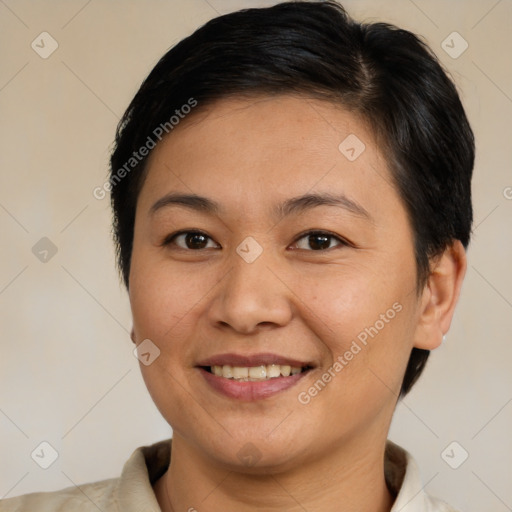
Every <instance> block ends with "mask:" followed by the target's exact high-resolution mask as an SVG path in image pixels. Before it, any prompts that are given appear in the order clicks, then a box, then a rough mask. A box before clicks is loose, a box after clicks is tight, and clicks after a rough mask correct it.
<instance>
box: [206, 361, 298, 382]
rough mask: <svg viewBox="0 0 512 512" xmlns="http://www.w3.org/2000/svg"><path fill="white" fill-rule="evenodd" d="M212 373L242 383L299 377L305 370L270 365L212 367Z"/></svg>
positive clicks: (295, 367) (296, 367)
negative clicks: (292, 376) (291, 376)
mask: <svg viewBox="0 0 512 512" xmlns="http://www.w3.org/2000/svg"><path fill="white" fill-rule="evenodd" d="M210 370H211V372H212V373H213V374H214V375H216V376H217V377H224V378H225V379H234V380H240V381H246V382H247V381H260V380H269V379H275V378H276V377H281V376H283V377H289V376H290V375H297V374H298V373H301V372H302V371H303V368H300V367H298V366H289V365H285V364H283V365H280V364H268V365H266V366H265V365H261V366H251V367H242V366H230V365H228V364H226V365H224V366H211V367H210Z"/></svg>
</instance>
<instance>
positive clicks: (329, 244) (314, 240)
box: [293, 231, 350, 251]
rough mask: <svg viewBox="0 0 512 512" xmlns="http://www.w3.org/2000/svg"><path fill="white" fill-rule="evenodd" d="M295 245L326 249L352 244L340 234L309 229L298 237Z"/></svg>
mask: <svg viewBox="0 0 512 512" xmlns="http://www.w3.org/2000/svg"><path fill="white" fill-rule="evenodd" d="M294 245H295V247H293V248H294V249H295V248H296V249H305V250H312V251H325V250H327V249H332V248H333V247H337V246H340V245H343V246H349V245H350V244H349V243H348V242H347V241H345V240H343V239H342V238H340V237H339V236H336V235H333V234H331V233H328V232H326V231H309V232H308V233H305V234H304V235H303V236H301V237H300V238H299V239H297V241H296V242H295V244H294Z"/></svg>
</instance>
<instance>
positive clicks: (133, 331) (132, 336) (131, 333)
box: [130, 327, 137, 344]
mask: <svg viewBox="0 0 512 512" xmlns="http://www.w3.org/2000/svg"><path fill="white" fill-rule="evenodd" d="M130 338H131V340H132V342H133V343H135V344H137V342H136V341H135V330H134V329H133V327H132V331H131V332H130Z"/></svg>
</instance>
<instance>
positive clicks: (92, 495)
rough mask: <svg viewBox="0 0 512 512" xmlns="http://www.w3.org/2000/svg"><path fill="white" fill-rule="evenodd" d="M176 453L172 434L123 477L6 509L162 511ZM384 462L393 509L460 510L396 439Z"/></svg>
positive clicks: (0, 506)
mask: <svg viewBox="0 0 512 512" xmlns="http://www.w3.org/2000/svg"><path fill="white" fill-rule="evenodd" d="M170 458H171V441H170V440H169V439H167V440H165V441H160V442H158V443H155V444H153V445H151V446H141V447H139V448H137V449H136V450H135V451H134V452H133V454H132V455H131V457H130V458H129V459H128V460H127V461H126V463H125V464H124V467H123V471H122V473H121V476H120V477H119V478H111V479H109V480H101V481H99V482H93V483H88V484H83V485H80V487H67V488H66V489H62V490H59V491H53V492H36V493H31V494H25V495H23V496H17V497H14V498H7V499H4V500H0V512H50V511H51V512H56V511H62V512H64V511H65V512H98V510H100V511H101V512H160V507H159V505H158V502H157V500H156V497H155V493H154V492H153V488H152V484H153V483H154V482H156V480H158V478H160V476H162V475H163V474H164V473H165V472H166V470H167V467H168V466H169V461H170ZM384 467H385V476H386V482H387V485H388V487H389V489H390V490H391V491H392V492H393V493H394V494H396V495H397V496H396V499H395V502H394V504H393V507H392V509H391V512H456V510H455V509H454V508H452V507H450V506H449V505H447V504H446V503H444V502H442V501H440V500H438V499H436V498H433V497H431V496H429V495H428V494H426V493H425V492H424V490H423V484H422V482H421V479H420V476H419V472H418V467H417V465H416V463H415V461H414V459H413V458H412V456H411V455H410V454H409V453H408V452H406V451H405V450H404V449H403V448H400V447H399V446H398V445H396V444H394V443H392V442H391V441H388V442H387V445H386V457H385V466H384ZM192 510H194V509H192Z"/></svg>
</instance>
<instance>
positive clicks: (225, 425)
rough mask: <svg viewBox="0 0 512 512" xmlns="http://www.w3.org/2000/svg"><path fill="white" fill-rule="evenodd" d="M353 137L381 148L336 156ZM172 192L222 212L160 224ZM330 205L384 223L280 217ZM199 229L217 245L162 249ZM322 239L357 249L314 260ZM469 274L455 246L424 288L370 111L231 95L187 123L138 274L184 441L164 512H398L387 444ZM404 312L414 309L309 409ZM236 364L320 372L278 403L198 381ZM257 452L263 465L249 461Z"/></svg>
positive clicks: (150, 381)
mask: <svg viewBox="0 0 512 512" xmlns="http://www.w3.org/2000/svg"><path fill="white" fill-rule="evenodd" d="M198 109H199V107H198ZM349 134H356V135H357V137H358V138H359V139H360V140H361V141H363V142H364V144H365V146H366V147H365V150H364V151H363V152H362V153H361V155H360V156H359V157H358V158H357V159H355V160H354V161H349V160H348V159H347V158H346V157H345V155H344V154H342V152H340V150H339V149H338V146H339V144H340V142H342V141H343V140H344V139H345V138H346V137H347V136H348V135H349ZM169 192H180V193H185V194H191V193H193V194H197V195H199V196H203V197H206V198H209V199H211V200H213V201H216V202H217V203H219V206H220V210H219V211H218V212H217V213H207V212H201V211H195V210H194V209H191V208H189V207H186V206H180V205H172V206H168V207H165V208H161V209H159V210H158V211H157V212H156V213H155V214H153V215H151V214H150V208H151V206H152V205H153V204H154V203H155V202H156V201H158V200H159V199H160V198H162V197H163V196H165V195H166V194H167V193H169ZM325 192H329V193H331V194H344V195H345V196H346V197H348V198H350V199H351V200H352V201H354V202H356V203H357V204H358V205H360V206H361V207H363V208H364V209H365V210H366V211H367V213H368V214H369V217H368V218H367V217H365V216H361V215H358V214H356V213H354V212H353V211H349V210H347V209H346V208H343V207H340V206H333V205H328V206H326V205H322V206H316V207H312V208H309V209H306V210H304V211H301V212H292V213H290V214H289V215H287V216H286V217H283V218H279V217H277V216H276V215H275V213H274V211H275V207H276V205H278V204H280V203H282V202H283V201H285V200H288V199H290V198H292V197H296V196H301V195H303V194H311V193H319V194H320V193H325ZM187 229H189V230H192V229H194V230H200V231H202V232H204V233H205V234H206V235H207V236H208V237H210V238H206V239H205V240H206V241H207V246H206V248H204V249H190V248H187V247H189V246H187V245H186V244H185V240H184V237H181V238H179V239H174V241H172V240H171V243H170V244H168V245H162V242H163V241H164V240H165V239H166V238H167V240H169V235H171V234H173V233H175V232H176V231H179V230H187ZM313 229H314V230H323V231H329V232H331V233H333V234H334V235H335V236H337V237H339V238H340V239H342V240H343V239H344V240H347V241H348V242H349V243H348V244H343V243H340V242H339V241H338V240H337V239H336V238H331V239H327V243H328V247H329V248H326V249H317V250H314V247H318V246H315V245H314V242H315V241H317V240H316V239H313V246H312V245H311V244H310V241H311V240H310V239H308V237H307V236H305V237H304V236H303V235H304V232H305V231H307V230H313ZM248 236H251V237H253V238H254V239H255V240H256V241H257V242H258V244H259V245H260V246H261V247H262V249H263V252H262V253H261V255H260V256H259V257H258V258H257V259H256V260H255V261H253V262H252V263H247V262H246V261H245V260H244V259H242V258H241V257H240V256H239V254H238V253H237V252H236V248H237V246H238V245H239V244H240V243H241V242H242V241H243V240H244V239H245V238H246V237H248ZM301 237H302V238H301ZM195 247H197V246H195ZM465 269H466V259H465V252H464V249H463V247H462V245H461V244H460V242H454V244H453V245H452V246H450V247H448V248H447V249H446V251H445V253H444V254H442V255H440V257H439V258H437V259H436V260H435V261H434V262H432V273H431V275H430V278H429V280H428V283H427V285H426V286H425V288H424V289H423V290H420V291H418V290H417V289H416V265H415V258H414V249H413V233H412V231H411V227H410V224H409V221H408V217H407V213H406V210H405V207H404V205H403V203H402V201H401V200H400V198H399V196H398V193H397V191H396V189H395V188H394V186H393V185H392V180H391V174H390V171H389V169H388V167H387V164H386V160H385V158H384V155H382V154H381V152H380V150H379V146H378V144H377V143H376V141H375V139H374V137H373V136H372V133H371V131H370V130H369V128H368V126H367V125H366V124H365V123H364V122H363V121H362V120H361V119H359V118H358V117H357V116H356V115H355V114H353V113H349V112H347V111H346V110H344V109H343V108H341V107H339V106H335V105H333V104H331V103H328V102H323V101H320V100H312V99H307V98H305V97H300V96H291V95H284V96H280V97H272V98H268V97H267V98H265V97H263V98H252V99H247V98H245V99H242V98H238V99H224V100H221V101H218V102H216V103H214V104H213V105H211V106H209V107H208V108H205V109H202V110H198V111H197V112H196V113H194V114H192V115H190V116H189V117H188V118H187V119H185V120H184V121H182V122H181V123H180V125H179V126H177V127H176V128H175V129H174V130H173V132H172V133H171V134H170V135H169V136H168V137H167V138H166V139H164V140H163V141H162V142H161V143H160V144H159V145H158V146H157V147H156V148H155V149H154V150H153V152H152V154H151V156H150V159H149V161H148V175H147V178H146V181H145V183H144V185H143V187H142V190H141V193H140V195H139V198H138V203H137V209H136V220H135V233H134V243H133V253H132V262H131V269H130V278H129V283H130V289H129V295H130V303H131V308H132V314H133V332H132V340H133V341H134V342H135V343H137V344H138V343H140V342H141V341H142V340H144V339H147V338H149V339H150V340H152V342H153V343H154V344H155V345H157V346H158V347H159V349H160V351H161V352H160V356H159V357H158V358H157V359H156V360H155V361H154V362H153V363H152V364H150V365H148V366H145V365H143V364H141V371H142V375H143V378H144V380H145V383H146V385H147V387H148V390H149V392H150V394H151V397H152V398H153V400H154V402H155V404H156V406H157V407H158V409H159V410H160V412H161V414H162V415H163V417H164V418H165V419H166V420H167V422H168V423H169V424H170V425H171V426H172V428H173V445H172V458H171V464H170V468H169V470H168V471H167V472H166V473H165V474H164V475H163V476H162V477H161V478H160V479H159V480H158V481H157V482H156V483H155V484H154V490H155V495H156V497H157V499H158V501H159V504H160V507H161V508H162V510H163V511H164V512H166V511H171V510H174V511H178V510H190V509H191V508H195V509H196V510H198V511H199V512H201V511H202V510H208V511H213V512H214V511H220V510H222V511H224V512H225V511H238V512H240V511H242V512H243V511H249V510H261V509H262V507H263V508H264V509H265V510H280V511H283V510H286V511H295V510H304V509H307V510H309V511H314V510H322V511H334V510H336V511H339V510H340V504H343V510H344V511H358V512H364V511H368V512H370V511H372V512H375V511H377V512H383V511H389V510H390V508H391V506H392V502H393V499H394V496H392V495H391V493H390V492H389V491H388V489H387V486H386V484H385V479H384V471H383V459H384V448H385V443H386V438H387V434H388V430H389V426H390V422H391V418H392V414H393V411H394V409H395V405H396V402H397V397H398V394H399V390H400V385H401V382H402V379H403V374H404V372H405V368H406V365H407V362H408V358H409V354H410V351H411V349H412V348H413V347H419V348H424V349H429V350H431V349H434V348H436V347H437V346H438V345H439V344H440V343H441V340H442V336H443V334H444V333H446V332H447V331H448V329H449V327H450V322H451V319H452V315H453V311H454V308H455V304H456V302H457V299H458V295H459V291H460V287H461V283H462V280H463V277H464V273H465ZM395 303H399V304H400V305H401V306H402V309H401V311H400V312H398V313H397V314H396V316H395V317H394V318H393V319H392V320H389V322H387V323H386V324H385V326H384V327H383V328H382V329H380V330H379V332H378V334H377V335H376V336H374V337H373V338H369V341H368V344H367V345H366V346H363V347H362V350H361V351H360V352H359V353H357V355H355V356H354V357H353V359H352V360H351V361H349V362H348V364H347V365H346V366H345V367H344V368H343V370H342V371H340V372H338V373H336V376H335V377H334V378H332V379H331V381H330V382H329V383H328V385H326V386H325V388H324V389H322V391H321V392H319V393H318V394H317V395H316V396H315V397H314V398H312V399H311V401H310V402H309V403H308V404H302V403H300V402H299V400H298V395H299V393H300V392H302V391H305V390H306V391H307V390H308V388H309V387H311V386H312V385H313V384H314V383H315V381H317V380H318V379H319V378H321V376H322V374H325V372H326V371H327V370H328V369H329V368H330V367H332V365H333V363H334V362H335V361H336V358H337V357H338V356H340V355H343V354H344V353H345V352H346V351H347V350H348V349H349V348H350V346H351V343H352V342H353V340H355V339H356V337H357V335H358V334H359V333H361V332H362V331H363V330H364V329H365V328H367V327H370V326H374V325H375V323H376V321H377V320H379V318H381V316H380V315H382V314H385V313H386V311H387V310H388V309H390V308H391V307H392V305H393V304H395ZM227 352H232V353H237V354H255V353H259V352H272V353H276V354H279V355H283V356H288V357H292V358H295V359H300V360H301V361H308V362H313V363H314V366H315V368H314V369H313V370H311V371H310V372H309V373H308V374H307V375H305V376H304V377H303V378H302V380H301V381H300V382H299V383H297V385H295V386H293V387H291V388H290V389H288V390H286V391H283V392H281V393H279V394H277V395H275V396H272V397H269V398H266V399H262V400H256V401H239V400H235V399H232V398H228V397H225V396H223V395H220V394H219V393H217V392H216V391H214V390H213V389H212V388H211V387H210V386H209V385H208V384H206V383H205V380H204V378H203V376H202V375H201V373H200V370H198V369H197V368H196V365H197V363H198V362H199V361H200V360H201V359H205V358H207V357H210V356H213V355H216V354H222V353H227ZM247 443H251V445H250V446H251V450H253V453H255V454H256V456H255V458H254V459H253V461H252V462H251V463H248V462H247V460H245V459H243V458H241V457H239V456H238V453H239V451H240V450H241V449H243V447H244V446H245V447H246V446H247ZM245 449H247V447H246V448H245Z"/></svg>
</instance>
